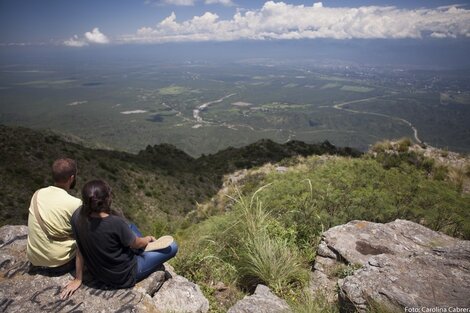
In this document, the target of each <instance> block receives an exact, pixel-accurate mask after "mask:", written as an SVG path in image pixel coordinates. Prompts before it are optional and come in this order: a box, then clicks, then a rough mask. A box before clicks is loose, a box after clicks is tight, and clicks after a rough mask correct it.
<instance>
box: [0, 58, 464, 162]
mask: <svg viewBox="0 0 470 313" xmlns="http://www.w3.org/2000/svg"><path fill="white" fill-rule="evenodd" d="M467 74H468V73H466V72H465V71H459V73H454V72H449V71H446V72H443V71H426V72H420V71H418V72H417V71H401V72H399V73H397V72H396V71H393V70H387V69H376V68H365V69H364V68H349V67H343V68H335V67H330V68H325V67H322V68H317V67H315V66H313V65H310V64H308V63H307V64H304V65H303V64H276V63H269V62H267V61H265V62H259V63H255V64H253V62H250V63H247V62H245V63H244V62H239V63H232V64H207V63H204V64H199V63H185V64H163V63H155V64H148V63H145V64H144V63H143V64H132V65H116V64H114V63H113V64H111V63H110V64H106V63H104V64H100V65H99V66H97V65H96V64H90V65H88V66H83V67H80V68H79V69H78V68H77V67H59V66H52V65H31V64H29V65H21V64H14V65H5V64H4V65H2V66H1V67H0V123H1V124H6V125H23V126H27V127H32V128H50V129H53V130H57V131H60V132H64V133H66V134H68V135H71V136H75V137H79V138H80V139H81V140H83V142H84V143H85V144H87V143H88V144H89V145H91V146H98V147H104V148H113V149H119V150H124V151H130V152H137V151H139V150H141V149H143V148H145V147H146V146H147V145H154V144H159V143H171V144H173V145H175V146H176V147H178V148H180V149H182V150H184V151H186V152H187V153H189V154H191V155H193V156H199V155H201V154H210V153H214V152H216V151H218V150H221V149H223V148H226V147H229V146H234V147H239V146H243V145H246V144H249V143H252V142H254V141H257V140H259V139H262V138H269V139H273V140H275V141H277V142H281V143H282V142H286V141H289V140H294V139H296V140H302V141H305V142H308V143H313V142H320V141H324V140H328V141H330V142H332V143H333V144H335V145H339V146H351V147H355V148H359V149H361V150H365V149H367V148H368V147H369V145H370V144H372V143H375V142H377V141H378V140H381V139H384V138H389V139H394V138H400V137H410V138H412V139H414V140H415V141H422V142H425V143H428V144H431V145H433V146H438V147H444V148H449V149H452V150H456V151H463V152H468V151H470V126H469V125H468V121H469V120H470V96H469V91H470V88H469V87H468V80H467V79H466V77H468V76H467ZM436 77H437V78H438V79H436ZM414 129H416V130H417V131H416V132H415V131H414Z"/></svg>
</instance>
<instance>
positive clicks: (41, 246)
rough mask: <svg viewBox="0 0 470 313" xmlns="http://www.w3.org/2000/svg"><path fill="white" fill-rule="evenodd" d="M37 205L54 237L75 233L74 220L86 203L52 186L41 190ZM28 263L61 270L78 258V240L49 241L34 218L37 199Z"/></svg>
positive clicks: (30, 226) (30, 224) (30, 217)
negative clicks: (72, 224) (74, 258)
mask: <svg viewBox="0 0 470 313" xmlns="http://www.w3.org/2000/svg"><path fill="white" fill-rule="evenodd" d="M36 199H37V206H38V210H39V214H40V215H41V218H42V220H43V222H44V226H45V228H46V230H47V231H48V233H49V234H50V235H52V236H59V237H60V236H64V235H66V234H67V235H71V234H72V226H71V224H70V218H71V217H72V214H73V212H74V211H75V210H76V209H77V208H78V207H79V206H80V205H81V204H82V201H81V200H80V199H78V198H75V197H73V196H71V195H69V194H68V193H67V191H65V190H64V189H62V188H58V187H54V186H50V187H47V188H42V189H40V190H39V192H38V195H37V197H36ZM26 253H27V255H28V260H29V261H30V262H31V263H32V264H33V265H36V266H47V267H57V266H60V265H63V264H65V263H67V262H68V261H70V260H71V259H72V258H73V257H74V256H75V240H73V239H71V240H65V241H55V240H50V239H48V238H47V236H46V234H44V232H43V230H42V229H41V226H39V223H38V222H37V220H36V217H35V215H34V207H33V200H32V199H31V203H30V206H29V215H28V245H27V248H26Z"/></svg>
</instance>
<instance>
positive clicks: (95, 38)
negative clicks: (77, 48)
mask: <svg viewBox="0 0 470 313" xmlns="http://www.w3.org/2000/svg"><path fill="white" fill-rule="evenodd" d="M85 38H86V39H87V40H88V41H89V42H91V43H100V44H105V43H109V39H108V37H106V36H105V35H104V34H103V33H102V32H100V30H99V29H98V27H95V28H93V30H92V31H91V32H86V33H85Z"/></svg>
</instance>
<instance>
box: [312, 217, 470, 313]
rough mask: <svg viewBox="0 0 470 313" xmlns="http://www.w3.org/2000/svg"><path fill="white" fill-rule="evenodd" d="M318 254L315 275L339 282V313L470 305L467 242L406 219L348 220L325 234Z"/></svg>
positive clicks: (469, 246) (468, 249) (469, 258)
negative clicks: (386, 221)
mask: <svg viewBox="0 0 470 313" xmlns="http://www.w3.org/2000/svg"><path fill="white" fill-rule="evenodd" d="M317 254H318V256H317V258H316V262H315V265H314V269H315V271H316V272H318V273H317V274H316V276H317V277H321V278H323V281H322V282H321V283H322V284H325V282H324V278H325V277H328V278H329V279H330V281H335V282H337V283H338V286H339V294H338V297H339V302H340V308H341V311H343V312H350V311H355V310H358V311H362V312H365V311H367V310H368V308H369V307H370V306H371V305H379V306H386V307H389V308H390V309H394V308H395V309H397V310H398V311H401V312H403V311H404V309H405V308H436V307H438V308H446V309H447V308H449V307H458V308H469V307H470V241H465V240H459V239H456V238H452V237H449V236H447V235H444V234H442V233H439V232H435V231H432V230H430V229H428V228H426V227H424V226H422V225H419V224H416V223H413V222H409V221H405V220H395V221H394V222H391V223H387V224H379V223H372V222H365V221H352V222H350V223H348V224H345V225H340V226H336V227H333V228H331V229H329V230H328V231H327V232H325V233H324V235H323V239H322V242H321V243H320V246H319V249H318V251H317ZM338 269H342V273H343V275H337V274H338ZM319 284H320V283H317V285H315V283H314V284H313V288H314V289H315V288H318V285H319Z"/></svg>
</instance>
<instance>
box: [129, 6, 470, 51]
mask: <svg viewBox="0 0 470 313" xmlns="http://www.w3.org/2000/svg"><path fill="white" fill-rule="evenodd" d="M167 1H169V0H167ZM206 1H217V0H206ZM219 2H220V1H219ZM427 36H431V37H433V38H456V37H467V38H468V37H470V10H467V9H465V8H462V7H459V6H448V7H440V8H435V9H424V8H423V9H414V10H410V9H399V8H396V7H393V6H364V7H358V8H329V7H325V6H324V5H323V4H322V3H321V2H317V3H314V4H313V5H312V6H304V5H292V4H286V3H284V2H274V1H268V2H266V3H265V4H264V5H263V6H262V7H261V8H260V9H258V10H247V11H240V10H239V11H237V13H236V14H235V15H234V16H233V17H232V18H231V19H228V20H221V19H219V16H218V15H217V14H215V13H211V12H206V13H204V14H203V15H201V16H194V17H193V18H191V19H189V20H186V21H177V19H176V15H175V13H172V14H171V15H170V16H168V17H167V18H165V19H164V20H162V21H161V22H160V23H158V24H157V25H156V26H153V27H143V28H140V29H139V30H138V31H137V32H136V33H135V34H132V35H126V36H122V37H121V38H120V41H121V42H139V43H160V42H175V41H231V40H239V39H252V40H266V39H313V38H335V39H352V38H387V39H392V38H394V39H400V38H422V37H427Z"/></svg>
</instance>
